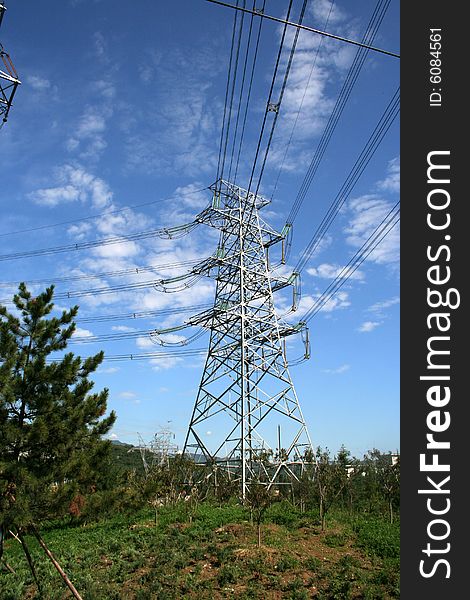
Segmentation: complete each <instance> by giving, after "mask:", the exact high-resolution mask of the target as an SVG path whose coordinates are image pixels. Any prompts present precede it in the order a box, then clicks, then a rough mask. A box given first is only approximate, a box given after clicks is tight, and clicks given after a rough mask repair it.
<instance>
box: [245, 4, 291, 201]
mask: <svg viewBox="0 0 470 600" xmlns="http://www.w3.org/2000/svg"><path fill="white" fill-rule="evenodd" d="M292 3H293V0H290V2H289V6H288V8H287V17H289V15H290V12H291V10H292ZM286 32H287V24H286V25H284V29H283V31H282V36H281V43H280V44H279V50H278V54H277V58H276V64H275V66H274V73H273V76H272V80H271V86H270V89H269V94H268V101H267V103H266V109H265V111H264V117H263V122H262V125H261V131H260V134H259V138H258V144H257V147H256V152H255V158H254V160H253V167H252V169H251V175H250V181H249V183H248V188H247V194H249V193H250V190H251V184H252V183H253V177H254V173H255V169H256V163H257V161H258V155H259V151H260V148H261V143H262V140H263V135H264V128H265V126H266V120H267V117H268V113H269V112H270V111H271V110H272V106H271V99H272V95H273V90H274V85H275V82H276V77H277V71H278V69H279V63H280V60H281V55H282V49H283V47H284V40H285V37H286Z"/></svg>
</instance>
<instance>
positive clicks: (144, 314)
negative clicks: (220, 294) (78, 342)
mask: <svg viewBox="0 0 470 600" xmlns="http://www.w3.org/2000/svg"><path fill="white" fill-rule="evenodd" d="M211 306H212V304H197V305H192V306H179V307H174V308H161V309H158V310H147V311H135V312H128V313H113V314H110V315H96V316H94V317H78V318H77V319H76V322H77V323H81V324H83V323H104V322H108V321H129V320H134V319H148V318H151V317H163V316H165V317H166V316H168V315H175V314H179V313H186V312H197V311H203V310H207V309H208V308H211Z"/></svg>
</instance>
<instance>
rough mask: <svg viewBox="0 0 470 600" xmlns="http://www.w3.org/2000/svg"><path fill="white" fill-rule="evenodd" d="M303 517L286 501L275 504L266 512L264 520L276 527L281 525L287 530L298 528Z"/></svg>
mask: <svg viewBox="0 0 470 600" xmlns="http://www.w3.org/2000/svg"><path fill="white" fill-rule="evenodd" d="M302 518H303V519H304V518H305V516H304V515H302V513H300V511H298V510H297V509H296V508H294V507H293V506H292V504H291V503H290V502H288V501H287V500H282V501H281V502H275V503H274V504H272V505H271V506H270V507H269V508H268V510H267V511H266V515H265V520H266V521H268V522H270V523H275V524H276V525H283V526H284V527H287V528H288V529H295V528H297V527H299V523H300V520H301V519H302Z"/></svg>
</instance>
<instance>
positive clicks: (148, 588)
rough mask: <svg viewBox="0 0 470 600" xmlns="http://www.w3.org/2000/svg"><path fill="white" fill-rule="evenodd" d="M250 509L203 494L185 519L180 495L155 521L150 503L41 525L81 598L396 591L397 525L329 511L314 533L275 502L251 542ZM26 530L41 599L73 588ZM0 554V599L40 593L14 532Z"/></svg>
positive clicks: (328, 597)
mask: <svg viewBox="0 0 470 600" xmlns="http://www.w3.org/2000/svg"><path fill="white" fill-rule="evenodd" d="M280 507H281V508H282V510H281V508H280ZM249 517H250V515H249V511H247V510H246V509H245V508H243V507H241V506H239V505H237V504H234V503H231V504H230V503H229V504H227V505H225V506H222V507H219V506H213V505H211V504H209V503H203V504H201V505H200V506H199V507H198V508H197V510H196V511H195V514H194V515H193V519H192V522H191V523H190V522H189V518H188V509H187V507H186V506H185V505H184V504H179V505H176V506H173V507H164V508H162V509H161V510H160V511H159V515H158V522H157V525H156V526H155V523H154V513H153V511H152V510H150V509H149V510H143V511H140V512H138V513H135V514H133V515H128V516H125V515H116V516H115V517H112V518H109V519H107V520H105V521H100V522H97V523H90V524H86V525H75V526H74V525H72V524H70V523H65V522H64V523H54V524H50V525H49V526H48V527H43V528H42V534H43V537H44V539H45V540H46V543H47V544H48V546H49V547H50V549H51V550H52V552H53V553H54V554H55V556H56V557H57V559H58V561H59V563H60V564H61V566H62V567H63V568H64V570H65V571H66V573H67V574H68V575H69V577H70V579H71V580H72V582H73V583H74V585H75V586H76V588H77V589H78V590H79V592H80V594H81V595H82V597H83V598H84V600H113V599H135V600H144V599H158V600H161V599H162V600H165V599H168V600H173V599H175V600H176V599H181V598H182V599H186V598H187V599H201V600H202V599H205V598H207V599H214V600H217V599H220V598H234V597H236V598H241V599H244V598H246V599H248V598H259V599H263V600H269V599H274V598H286V599H291V600H296V599H297V600H302V599H303V598H316V599H317V600H335V599H338V600H342V599H346V600H348V599H357V600H358V599H360V598H361V599H365V600H379V599H382V600H390V599H393V598H398V597H399V589H398V554H397V551H398V547H397V540H398V539H399V538H398V537H397V534H398V526H392V527H390V526H388V524H387V523H386V522H384V521H383V520H380V519H372V520H369V521H367V520H365V519H361V520H356V521H355V522H354V524H353V525H351V524H348V523H346V522H345V521H344V519H343V520H341V519H338V520H335V519H334V517H333V516H332V517H331V519H330V527H331V530H329V531H326V532H324V533H321V532H320V531H319V530H318V528H316V527H313V526H312V527H305V516H301V515H299V514H298V512H297V511H295V510H294V509H291V507H290V505H288V504H287V503H285V504H281V503H279V504H278V505H275V507H271V508H270V510H269V511H268V513H267V515H266V522H265V523H264V524H263V526H262V546H261V548H257V534H256V527H253V526H252V525H251V524H250V521H249ZM26 539H27V543H28V545H29V546H30V549H31V553H32V555H33V559H34V561H35V564H36V566H37V571H38V575H39V578H40V580H41V582H42V586H43V599H45V600H59V599H60V600H63V599H65V598H69V597H71V596H70V594H69V593H68V591H67V588H66V587H65V585H64V584H63V582H62V580H61V578H60V576H59V575H58V573H57V571H56V570H55V569H54V567H53V566H52V564H51V563H50V561H49V560H48V559H47V558H46V557H45V556H44V554H43V553H42V551H41V549H40V548H39V547H38V545H37V543H36V542H35V540H33V539H31V538H30V537H27V538H26ZM4 557H5V560H7V561H8V563H9V564H10V565H11V566H12V567H13V568H14V569H15V571H16V573H15V574H11V573H6V572H1V574H0V597H1V598H2V600H20V599H21V600H23V599H26V600H28V599H33V598H39V595H38V594H37V592H36V588H35V586H34V583H33V580H32V577H31V574H30V573H29V570H28V567H27V563H26V561H25V559H24V555H23V553H22V551H21V548H20V546H19V544H18V542H16V541H15V540H13V539H10V540H8V541H7V542H6V544H5V555H4Z"/></svg>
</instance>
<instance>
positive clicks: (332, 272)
mask: <svg viewBox="0 0 470 600" xmlns="http://www.w3.org/2000/svg"><path fill="white" fill-rule="evenodd" d="M342 270H343V267H341V266H339V265H336V264H329V263H322V264H321V265H319V266H318V267H311V268H310V269H307V273H308V274H309V275H312V276H313V277H320V278H322V279H336V277H338V276H339V275H340V274H341V271H342ZM364 278H365V275H364V273H363V272H362V271H359V270H357V271H355V272H354V273H353V274H352V275H350V276H349V279H356V280H359V281H362V280H363V279H364Z"/></svg>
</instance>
